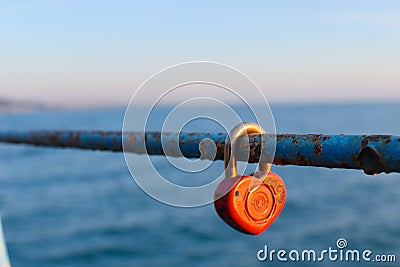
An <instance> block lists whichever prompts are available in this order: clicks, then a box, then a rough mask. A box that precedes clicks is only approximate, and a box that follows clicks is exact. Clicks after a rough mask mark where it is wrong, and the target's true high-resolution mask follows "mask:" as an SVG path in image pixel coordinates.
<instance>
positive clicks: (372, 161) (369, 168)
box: [355, 146, 385, 175]
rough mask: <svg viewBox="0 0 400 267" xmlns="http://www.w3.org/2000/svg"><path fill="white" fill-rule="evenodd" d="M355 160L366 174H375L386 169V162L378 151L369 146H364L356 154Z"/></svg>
mask: <svg viewBox="0 0 400 267" xmlns="http://www.w3.org/2000/svg"><path fill="white" fill-rule="evenodd" d="M355 161H356V163H357V165H358V167H360V168H361V169H363V170H364V172H365V173H366V174H369V175H374V174H378V173H381V172H383V171H385V168H384V164H383V163H382V159H381V158H380V156H379V154H378V152H377V151H376V150H375V149H373V148H371V147H369V146H366V147H363V148H362V149H361V150H360V152H359V153H358V154H357V155H356V156H355Z"/></svg>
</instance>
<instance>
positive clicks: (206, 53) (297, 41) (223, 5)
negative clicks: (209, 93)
mask: <svg viewBox="0 0 400 267" xmlns="http://www.w3.org/2000/svg"><path fill="white" fill-rule="evenodd" d="M196 60H202V61H213V62H219V63H223V64H227V65H229V66H232V67H234V68H236V69H238V70H240V71H242V72H243V73H245V74H246V75H248V76H249V77H250V78H251V79H252V80H253V81H254V82H255V83H256V84H257V85H258V86H259V87H260V88H261V89H262V91H263V92H264V94H265V95H266V97H267V99H268V100H269V101H270V102H272V103H299V102H319V103H320V102H323V103H324V102H349V101H350V102H371V101H400V1H398V0H393V1H389V0H375V1H371V0H360V1H356V0H337V1H336V0H335V1H324V0H314V1H313V0H302V1H295V0H293V1H284V0H283V1H252V2H248V1H246V2H245V1H151V0H150V1H128V0H126V1H122V0H116V1H101V0H96V1H92V0H81V1H78V0H57V1H55V0H51V1H50V0H49V1H46V0H41V1H36V0H26V1H24V0H20V1H1V0H0V98H10V99H15V100H24V101H26V100H28V101H36V102H45V103H53V104H54V103H60V104H67V105H73V106H74V105H75V106H79V105H81V106H96V105H126V104H127V103H128V102H129V99H130V98H131V96H132V95H133V93H134V92H135V91H136V89H137V88H138V87H139V86H140V85H141V84H142V83H143V82H144V81H145V80H146V79H147V78H149V77H150V76H151V75H153V74H154V73H156V72H158V71H160V70H162V69H164V68H166V67H168V66H171V65H174V64H179V63H182V62H188V61H196ZM149 94H151V92H149ZM188 97H190V92H189V93H188ZM150 99H151V98H150V97H149V101H150Z"/></svg>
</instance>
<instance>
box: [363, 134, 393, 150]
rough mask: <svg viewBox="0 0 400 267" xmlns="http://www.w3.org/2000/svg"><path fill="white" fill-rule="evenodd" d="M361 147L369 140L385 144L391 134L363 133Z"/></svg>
mask: <svg viewBox="0 0 400 267" xmlns="http://www.w3.org/2000/svg"><path fill="white" fill-rule="evenodd" d="M362 137H363V138H362V140H361V147H366V146H367V145H368V144H369V143H370V142H378V141H382V142H384V143H385V144H387V143H389V142H390V138H391V137H392V136H391V135H363V136H362Z"/></svg>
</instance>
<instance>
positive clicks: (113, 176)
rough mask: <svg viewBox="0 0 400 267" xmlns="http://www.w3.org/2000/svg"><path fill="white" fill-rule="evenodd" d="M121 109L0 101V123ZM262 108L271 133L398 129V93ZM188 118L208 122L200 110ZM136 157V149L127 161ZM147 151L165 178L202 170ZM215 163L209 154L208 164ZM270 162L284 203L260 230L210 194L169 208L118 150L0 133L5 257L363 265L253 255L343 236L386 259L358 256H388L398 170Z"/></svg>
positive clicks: (398, 219) (398, 238)
mask: <svg viewBox="0 0 400 267" xmlns="http://www.w3.org/2000/svg"><path fill="white" fill-rule="evenodd" d="M124 111H125V110H124V109H123V108H120V109H117V108H116V109H96V110H84V111H82V110H79V111H78V110H77V111H41V112H33V113H22V114H16V113H0V125H1V126H0V127H1V129H2V130H10V129H13V130H23V129H81V130H86V129H96V130H110V131H111V130H117V131H118V130H121V128H122V122H123V118H124ZM272 111H273V114H274V116H275V122H276V127H277V132H278V133H322V134H339V133H345V134H394V135H400V123H399V114H400V105H399V104H398V103H386V104H342V105H334V104H330V105H322V104H321V105H315V104H313V105H286V106H285V105H276V106H272ZM154 116H155V118H153V119H154V120H155V121H157V114H155V115H154ZM158 119H159V121H162V120H163V119H162V116H161V115H160V117H159V118H158ZM156 124H157V123H156ZM191 127H192V129H191V130H197V131H209V130H210V129H211V130H212V127H210V126H209V125H206V123H201V122H200V123H198V124H196V123H193V125H192V126H191ZM215 127H217V126H215ZM143 157H145V156H144V155H139V156H137V164H140V163H141V160H143ZM153 157H154V161H155V162H156V165H157V168H159V169H162V170H163V173H164V174H166V175H168V176H170V177H171V179H175V180H179V181H182V182H184V181H185V180H190V179H196V182H198V181H197V179H198V180H199V182H200V184H201V183H202V181H201V179H204V181H207V179H208V178H207V174H204V175H194V176H192V177H190V176H191V174H187V173H186V174H182V173H177V172H175V170H174V168H172V167H170V166H167V165H168V162H167V161H164V160H163V159H161V158H162V157H157V156H153ZM399 164H400V163H399ZM222 168H223V163H222V162H220V161H218V162H214V163H212V165H211V167H210V169H209V171H216V170H219V171H221V170H222ZM273 171H274V172H276V173H278V174H279V175H280V176H281V177H282V178H283V179H284V181H285V183H286V186H287V200H286V205H285V207H284V209H283V211H282V213H281V215H280V216H279V217H278V219H277V220H276V221H275V223H274V224H273V225H272V226H271V227H270V228H269V229H268V230H267V231H265V232H264V233H263V234H261V235H259V236H248V235H244V234H241V233H239V232H237V231H235V230H233V229H231V228H230V227H229V226H227V225H226V224H225V223H224V222H223V221H222V220H221V219H220V218H219V217H218V216H217V214H216V212H215V211H214V207H213V205H207V206H203V207H199V208H177V207H171V206H168V205H165V204H162V203H160V202H158V201H156V200H154V199H153V198H151V197H149V196H148V195H147V194H145V193H144V192H143V191H142V190H141V189H140V188H139V186H138V185H137V184H136V183H135V182H134V180H133V179H132V177H131V176H130V173H129V171H128V169H127V166H126V164H125V160H124V156H123V154H122V153H113V152H98V151H87V150H79V149H56V148H40V147H33V146H27V145H8V144H0V212H1V214H2V219H3V227H4V232H5V238H6V241H7V246H8V251H9V256H10V260H11V265H12V266H16V267H18V266H38V267H39V266H40V267H46V266H230V267H233V266H320V265H332V266H347V265H353V266H354V265H360V266H364V265H366V263H365V262H345V261H340V260H336V262H333V261H329V260H328V259H325V261H323V262H315V263H313V262H290V261H289V262H279V261H278V260H277V259H276V258H274V259H273V261H272V262H271V261H264V262H262V261H260V260H258V259H257V252H258V251H259V250H261V249H264V247H265V245H267V246H268V249H269V250H272V249H274V250H279V249H284V250H286V251H290V250H293V249H297V250H299V251H302V250H304V249H313V250H316V251H321V250H323V249H328V248H329V247H332V248H333V249H337V246H336V241H337V240H338V239H339V238H344V239H346V241H347V249H358V250H360V251H363V250H365V249H369V250H371V251H372V252H373V255H377V254H382V255H383V254H385V255H386V254H394V255H396V259H397V263H376V262H375V263H371V262H370V263H368V265H370V266H398V264H399V263H398V262H399V261H400V212H399V210H400V174H379V175H375V176H368V175H365V174H364V173H363V172H362V171H359V170H341V169H326V168H314V167H297V166H273ZM143 175H146V173H143Z"/></svg>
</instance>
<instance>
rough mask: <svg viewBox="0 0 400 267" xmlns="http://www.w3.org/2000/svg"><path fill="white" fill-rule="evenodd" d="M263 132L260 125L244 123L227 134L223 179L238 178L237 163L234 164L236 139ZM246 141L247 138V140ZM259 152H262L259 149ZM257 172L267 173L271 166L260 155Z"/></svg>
mask: <svg viewBox="0 0 400 267" xmlns="http://www.w3.org/2000/svg"><path fill="white" fill-rule="evenodd" d="M264 133H265V131H264V130H263V129H262V128H261V126H260V125H258V124H256V123H254V122H244V123H240V124H238V125H236V126H235V127H234V128H233V129H232V130H231V131H230V132H229V134H228V136H227V137H226V140H225V148H224V167H225V177H231V178H235V177H237V176H238V173H237V163H236V161H237V160H236V150H237V145H238V142H237V141H238V139H239V138H240V137H242V136H244V135H247V137H249V136H251V135H252V134H264ZM247 140H248V138H247ZM261 151H264V150H263V149H261ZM258 169H259V172H265V173H266V174H268V173H269V171H270V169H271V164H270V163H268V162H266V157H265V156H263V154H262V153H261V155H260V161H259V165H258Z"/></svg>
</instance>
